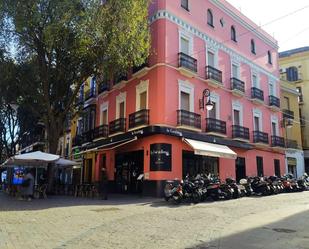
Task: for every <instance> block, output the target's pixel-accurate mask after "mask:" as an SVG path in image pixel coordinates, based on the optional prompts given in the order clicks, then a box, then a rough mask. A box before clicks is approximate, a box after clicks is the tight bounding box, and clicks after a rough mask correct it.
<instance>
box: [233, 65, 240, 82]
mask: <svg viewBox="0 0 309 249" xmlns="http://www.w3.org/2000/svg"><path fill="white" fill-rule="evenodd" d="M232 78H236V79H239V66H238V65H236V64H232Z"/></svg>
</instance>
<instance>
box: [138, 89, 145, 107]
mask: <svg viewBox="0 0 309 249" xmlns="http://www.w3.org/2000/svg"><path fill="white" fill-rule="evenodd" d="M146 109H147V92H146V91H145V92H142V93H140V94H139V110H146Z"/></svg>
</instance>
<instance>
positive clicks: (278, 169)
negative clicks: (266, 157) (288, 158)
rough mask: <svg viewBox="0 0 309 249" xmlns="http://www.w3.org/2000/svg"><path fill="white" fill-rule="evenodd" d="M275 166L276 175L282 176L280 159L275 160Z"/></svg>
mask: <svg viewBox="0 0 309 249" xmlns="http://www.w3.org/2000/svg"><path fill="white" fill-rule="evenodd" d="M274 166H275V175H276V176H279V177H280V176H281V170H280V160H278V159H275V160H274Z"/></svg>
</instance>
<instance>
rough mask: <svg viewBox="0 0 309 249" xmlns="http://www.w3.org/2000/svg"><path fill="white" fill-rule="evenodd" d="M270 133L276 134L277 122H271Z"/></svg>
mask: <svg viewBox="0 0 309 249" xmlns="http://www.w3.org/2000/svg"><path fill="white" fill-rule="evenodd" d="M271 133H272V135H273V136H277V123H275V122H271Z"/></svg>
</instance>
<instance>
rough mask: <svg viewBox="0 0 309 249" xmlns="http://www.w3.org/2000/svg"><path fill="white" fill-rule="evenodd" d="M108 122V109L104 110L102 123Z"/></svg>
mask: <svg viewBox="0 0 309 249" xmlns="http://www.w3.org/2000/svg"><path fill="white" fill-rule="evenodd" d="M107 124H108V116H107V109H105V110H103V111H102V125H107Z"/></svg>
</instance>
